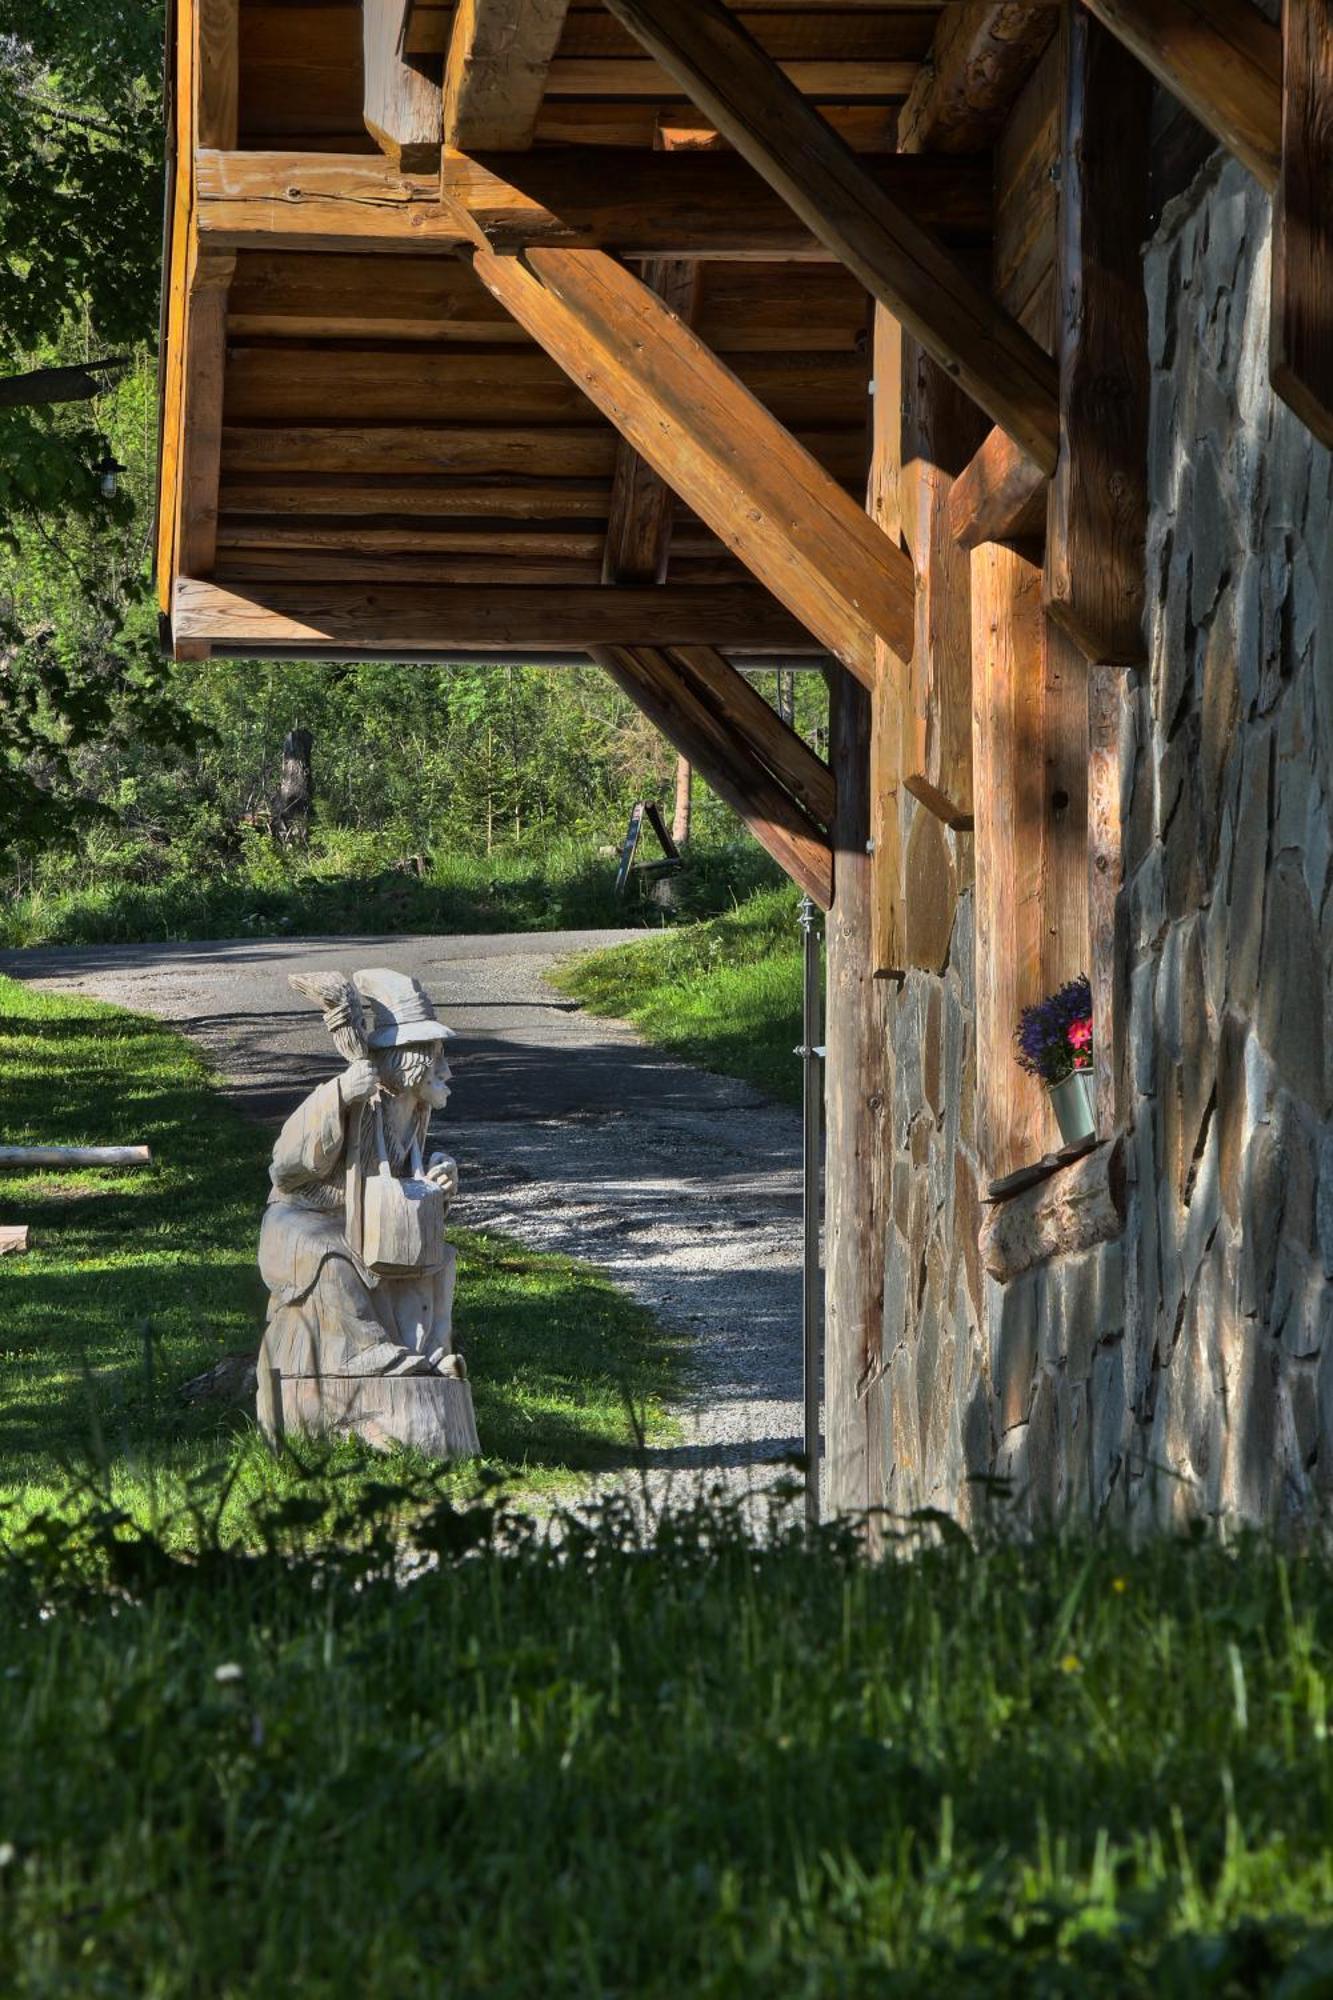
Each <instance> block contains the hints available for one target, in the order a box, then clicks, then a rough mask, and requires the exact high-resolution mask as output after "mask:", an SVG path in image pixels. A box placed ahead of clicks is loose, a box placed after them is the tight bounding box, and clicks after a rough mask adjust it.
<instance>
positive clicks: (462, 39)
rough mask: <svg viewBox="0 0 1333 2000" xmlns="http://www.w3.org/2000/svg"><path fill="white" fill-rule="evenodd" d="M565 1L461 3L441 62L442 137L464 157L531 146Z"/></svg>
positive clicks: (566, 6) (482, 0)
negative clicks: (488, 149)
mask: <svg viewBox="0 0 1333 2000" xmlns="http://www.w3.org/2000/svg"><path fill="white" fill-rule="evenodd" d="M568 9H569V0H458V5H457V7H456V9H455V11H454V23H453V28H452V30H451V31H450V35H449V53H448V55H447V56H446V57H445V64H444V138H445V143H446V145H449V146H457V147H460V148H461V149H462V151H464V152H475V151H476V150H477V149H478V148H479V147H483V146H490V147H493V148H494V149H495V151H497V152H500V153H515V152H519V153H521V152H523V151H525V150H526V149H527V147H529V146H530V145H531V144H532V135H533V132H534V130H535V128H536V123H537V113H538V112H539V111H540V110H541V104H542V98H543V97H544V96H545V94H546V84H547V78H548V75H549V72H550V68H551V58H552V57H553V56H554V54H555V51H556V47H557V44H558V43H559V40H560V35H561V31H562V29H563V28H564V25H565V15H566V13H567V12H568Z"/></svg>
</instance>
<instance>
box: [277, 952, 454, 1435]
mask: <svg viewBox="0 0 1333 2000" xmlns="http://www.w3.org/2000/svg"><path fill="white" fill-rule="evenodd" d="M292 984H293V985H294V986H295V987H296V988H297V989H298V991H300V992H302V993H305V994H307V995H308V996H309V997H310V998H312V999H317V1000H319V1001H320V1002H321V1003H322V1005H323V1007H324V1021H325V1025H326V1026H327V1027H328V1029H329V1031H330V1033H331V1034H332V1036H333V1039H334V1045H335V1047H336V1048H337V1049H338V1052H339V1054H340V1055H341V1056H342V1057H343V1059H344V1061H345V1062H346V1064H347V1067H346V1068H345V1069H344V1070H343V1071H342V1072H341V1074H340V1075H338V1076H337V1077H335V1078H334V1079H333V1080H332V1081H331V1082H329V1083H323V1084H320V1086H319V1087H318V1089H316V1090H313V1091H312V1092H311V1094H310V1096H309V1097H307V1098H306V1100H305V1102H304V1103H303V1104H301V1105H299V1106H298V1107H297V1109H296V1110H295V1111H294V1112H293V1113H292V1115H291V1117H290V1118H289V1119H288V1120H287V1123H286V1124H285V1125H284V1126H283V1128H282V1131H281V1132H280V1133H279V1135H278V1142H277V1145H276V1146H275V1147H274V1149H273V1163H272V1166H271V1167H270V1169H269V1174H270V1178H271V1180H272V1182H273V1190H272V1193H271V1194H270V1196H269V1202H268V1207H267V1209H266V1210H265V1213H264V1223H263V1228H262V1229H261V1231H260V1237H259V1268H260V1271H261V1273H262V1275H263V1278H264V1281H265V1283H266V1284H267V1285H268V1288H269V1308H268V1324H267V1327H266V1329H265V1333H264V1339H263V1343H262V1345H261V1347H260V1352H259V1389H258V1413H259V1421H260V1423H261V1424H262V1425H263V1427H264V1429H265V1431H266V1432H268V1434H269V1435H270V1436H279V1435H281V1434H282V1433H283V1432H285V1431H312V1432H330V1431H333V1432H344V1431H345V1432H353V1433H355V1434H356V1435H359V1436H362V1437H365V1438H366V1439H367V1440H368V1441H369V1442H371V1443H375V1444H389V1443H395V1442H397V1443H402V1444H412V1445H415V1446H417V1447H418V1448H419V1449H421V1450H424V1451H428V1452H432V1453H434V1454H436V1455H438V1456H440V1457H453V1456H456V1455H460V1454H466V1453H475V1452H476V1451H478V1449H479V1446H478V1443H477V1433H476V1427H475V1423H474V1420H473V1415H472V1395H471V1391H470V1390H469V1388H468V1386H467V1382H466V1379H465V1378H466V1374H467V1371H466V1369H465V1368H464V1366H463V1361H462V1357H461V1356H460V1355H457V1354H455V1353H454V1351H453V1297H454V1277H455V1270H456V1261H457V1260H456V1255H455V1252H454V1249H453V1246H452V1245H451V1244H449V1243H447V1242H446V1241H445V1237H444V1220H445V1216H446V1214H447V1212H448V1208H449V1204H450V1201H451V1200H452V1198H453V1196H454V1194H455V1193H456V1191H457V1187H458V1169H457V1167H456V1165H455V1163H454V1161H453V1160H452V1159H451V1158H450V1157H449V1155H448V1154H447V1153H441V1152H435V1153H432V1154H431V1155H430V1157H429V1159H427V1158H426V1157H425V1146H426V1129H427V1127H428V1125H429V1123H430V1119H431V1114H432V1112H434V1111H437V1110H441V1109H443V1107H444V1105H445V1104H446V1102H447V1101H448V1097H449V1078H450V1070H449V1064H448V1063H447V1062H446V1060H445V1055H444V1044H445V1042H446V1040H448V1039H450V1037H451V1035H452V1030H451V1029H449V1028H447V1027H445V1025H444V1023H443V1022H442V1021H440V1020H438V1019H437V1018H436V1015H435V1010H434V1008H433V1007H432V1006H431V1003H430V1001H429V999H428V998H427V997H426V994H425V992H424V991H423V989H422V988H421V986H420V985H419V984H418V983H417V981H416V980H415V979H411V978H409V977H408V976H407V975H406V974H405V973H401V972H392V971H389V970H387V969H383V968H377V969H374V970H371V971H367V972H358V973H357V974H356V975H355V977H354V978H352V979H348V978H347V977H346V976H345V975H342V974H338V975H335V976H333V977H332V978H330V979H328V980H323V981H321V980H314V979H311V978H307V977H304V976H295V977H293V980H292Z"/></svg>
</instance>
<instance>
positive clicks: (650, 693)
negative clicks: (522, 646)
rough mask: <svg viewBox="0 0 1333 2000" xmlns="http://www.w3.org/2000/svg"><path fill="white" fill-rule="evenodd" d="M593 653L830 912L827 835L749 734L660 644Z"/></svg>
mask: <svg viewBox="0 0 1333 2000" xmlns="http://www.w3.org/2000/svg"><path fill="white" fill-rule="evenodd" d="M589 651H590V654H591V656H592V658H593V659H594V660H595V661H596V662H597V664H598V666H600V667H604V668H605V669H606V672H607V673H608V674H609V675H610V676H611V678H612V680H613V681H614V682H615V684H616V686H617V687H618V688H619V689H620V690H621V692H622V693H623V694H626V695H628V696H629V699H630V700H631V701H632V702H633V703H634V705H635V707H636V708H638V709H639V710H640V711H641V712H642V713H643V714H644V715H646V716H647V717H648V720H649V721H650V722H652V723H653V724H655V726H656V727H657V728H658V729H660V730H661V732H662V734H663V736H665V737H666V739H667V741H668V742H669V743H670V744H671V745H672V746H673V747H674V749H675V750H676V751H677V752H678V754H679V755H680V756H682V757H685V758H687V759H688V761H689V762H690V763H691V764H692V765H694V767H695V768H696V770H698V771H699V772H700V773H701V774H702V776H703V777H704V779H705V780H706V782H707V783H708V784H710V785H711V786H712V788H713V790H714V791H715V792H716V793H717V795H718V797H719V798H721V799H722V800H724V801H725V803H726V804H727V805H729V806H730V807H731V809H732V811H733V812H735V813H737V814H739V816H740V818H741V819H742V820H743V821H744V822H745V824H746V826H747V827H748V828H749V829H750V831H751V833H752V834H753V835H754V836H755V838H756V840H758V841H759V843H760V845H761V846H762V847H764V848H765V849H766V850H767V852H768V853H769V854H771V855H772V857H773V859H774V860H775V861H776V862H777V864H778V866H779V868H781V869H783V870H784V871H785V872H786V873H787V874H788V875H790V876H791V878H792V880H793V881H794V882H795V883H796V884H797V886H798V887H799V888H801V889H804V891H805V892H806V894H807V895H808V896H810V897H811V898H812V899H813V900H814V901H815V902H816V903H818V905H819V907H820V908H821V909H822V910H826V909H828V907H829V905H830V903H831V902H832V901H833V852H832V848H831V847H830V844H829V840H828V836H827V835H826V834H824V833H823V832H821V830H820V829H819V828H818V827H817V826H816V825H815V824H814V822H813V821H812V820H811V819H810V818H809V817H808V816H807V814H806V813H805V811H804V810H803V808H802V807H801V806H800V805H798V804H797V802H796V800H795V799H794V798H793V797H792V796H791V794H790V793H789V792H787V791H786V790H784V788H783V787H782V786H781V785H780V784H779V783H778V782H777V780H776V778H774V777H773V775H772V773H771V772H770V771H768V770H766V769H765V767H764V765H763V764H762V763H761V762H760V760H759V758H758V757H757V756H756V755H755V753H754V751H753V749H752V748H751V746H750V744H749V742H748V741H747V739H746V736H745V734H744V733H743V732H742V731H741V730H740V729H738V728H737V727H736V726H735V725H734V723H729V722H728V721H726V720H724V719H723V718H722V717H721V716H720V715H719V714H718V713H717V712H716V711H715V710H714V709H713V708H712V707H710V706H709V704H708V703H707V702H705V701H703V700H702V699H701V698H700V696H699V693H698V691H697V689H696V688H695V687H693V686H692V685H691V683H690V682H689V680H688V679H686V677H685V676H684V675H682V673H681V671H680V668H679V666H678V665H677V664H676V662H675V661H674V660H673V659H672V658H671V657H670V656H669V655H668V654H666V653H664V652H662V651H660V650H659V649H656V648H650V647H623V646H593V647H590V648H589ZM737 678H738V679H739V678H740V677H739V675H738V676H737Z"/></svg>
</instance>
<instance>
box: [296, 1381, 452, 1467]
mask: <svg viewBox="0 0 1333 2000" xmlns="http://www.w3.org/2000/svg"><path fill="white" fill-rule="evenodd" d="M267 1374H268V1380H267V1381H265V1380H264V1377H263V1376H262V1375H261V1377H260V1382H259V1393H258V1397H257V1404H258V1413H259V1422H260V1426H261V1428H262V1429H263V1431H264V1434H265V1436H266V1437H268V1438H269V1439H271V1440H273V1441H274V1442H276V1441H277V1440H278V1439H279V1438H282V1437H285V1436H287V1435H289V1434H291V1435H295V1436H301V1437H359V1438H360V1439H361V1440H362V1441H363V1442H364V1443H365V1444H368V1445H371V1446H373V1447H374V1448H375V1449H376V1450H377V1451H388V1450H390V1449H392V1447H393V1446H394V1445H410V1446H411V1447H412V1449H413V1450H414V1451H420V1452H424V1453H425V1455H426V1456H427V1457H428V1458H479V1457H480V1456H481V1443H480V1440H479V1439H478V1437H477V1421H476V1418H475V1416H474V1415H473V1411H472V1390H471V1387H470V1386H469V1384H468V1383H467V1382H466V1381H462V1380H460V1379H459V1378H458V1377H456V1376H448V1375H279V1374H277V1373H276V1371H274V1370H269V1371H267Z"/></svg>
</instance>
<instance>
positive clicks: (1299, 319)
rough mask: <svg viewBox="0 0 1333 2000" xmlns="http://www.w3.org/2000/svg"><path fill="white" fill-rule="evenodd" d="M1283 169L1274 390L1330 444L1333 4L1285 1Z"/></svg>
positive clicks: (1276, 216)
mask: <svg viewBox="0 0 1333 2000" xmlns="http://www.w3.org/2000/svg"><path fill="white" fill-rule="evenodd" d="M1282 52H1283V91H1282V168H1281V176H1280V178H1279V181H1278V191H1277V205H1276V207H1275V209H1274V211H1273V307H1272V312H1273V321H1272V335H1271V339H1270V342H1269V356H1270V366H1271V369H1272V377H1273V387H1274V388H1275V389H1276V390H1277V393H1278V395H1279V396H1281V398H1282V400H1283V402H1284V403H1287V404H1289V405H1290V407H1291V408H1292V409H1293V410H1294V411H1295V412H1296V415H1297V416H1298V417H1299V418H1300V420H1301V422H1302V423H1303V424H1305V425H1306V426H1307V427H1308V428H1309V429H1310V430H1312V431H1313V432H1314V434H1315V436H1316V437H1317V438H1318V439H1319V441H1320V443H1321V444H1326V445H1333V343H1331V342H1330V338H1329V328H1330V324H1333V222H1331V221H1330V217H1329V209H1328V191H1329V187H1330V183H1331V178H1333V130H1331V129H1330V117H1331V114H1333V6H1330V4H1329V0H1284V4H1283V8H1282Z"/></svg>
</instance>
